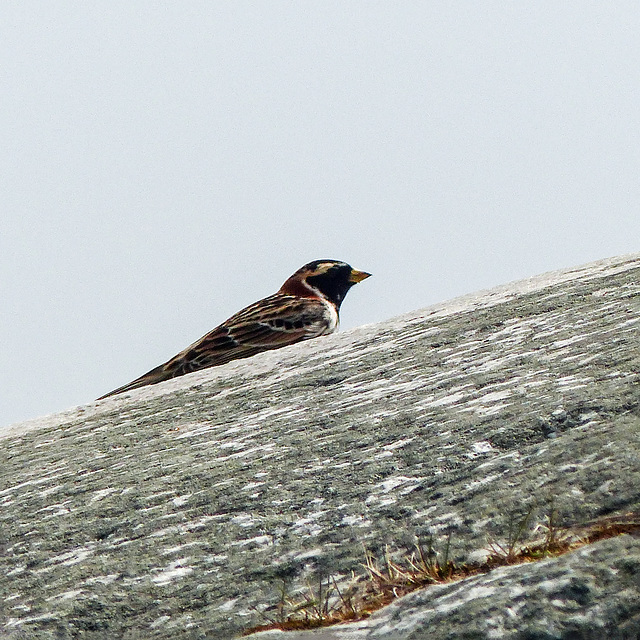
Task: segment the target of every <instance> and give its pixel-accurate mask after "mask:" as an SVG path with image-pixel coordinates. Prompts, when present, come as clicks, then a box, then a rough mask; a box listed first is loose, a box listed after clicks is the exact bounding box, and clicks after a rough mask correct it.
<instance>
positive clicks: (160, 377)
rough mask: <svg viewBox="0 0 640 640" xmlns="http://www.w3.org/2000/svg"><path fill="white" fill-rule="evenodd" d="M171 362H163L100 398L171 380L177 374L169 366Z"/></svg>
mask: <svg viewBox="0 0 640 640" xmlns="http://www.w3.org/2000/svg"><path fill="white" fill-rule="evenodd" d="M168 364H169V363H165V364H161V365H160V366H159V367H156V368H155V369H151V371H149V372H147V373H145V374H144V375H143V376H140V377H139V378H136V379H135V380H133V381H132V382H129V383H128V384H125V385H123V386H121V387H118V388H117V389H114V390H113V391H109V393H105V394H104V395H103V396H100V397H99V398H98V400H104V399H105V398H109V397H110V396H115V395H117V394H118V393H124V392H125V391H131V390H132V389H138V388H139V387H146V386H147V385H149V384H157V383H158V382H164V381H165V380H169V379H170V378H174V377H175V376H176V373H175V371H174V370H173V368H169V367H167V365H168Z"/></svg>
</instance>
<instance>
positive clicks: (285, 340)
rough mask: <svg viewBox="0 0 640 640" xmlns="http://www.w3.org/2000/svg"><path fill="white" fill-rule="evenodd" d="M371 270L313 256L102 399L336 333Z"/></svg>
mask: <svg viewBox="0 0 640 640" xmlns="http://www.w3.org/2000/svg"><path fill="white" fill-rule="evenodd" d="M370 275H371V274H370V273H366V272H364V271H357V270H356V269H353V268H352V267H351V266H350V265H348V264H347V263H346V262H340V261H338V260H314V261H313V262H309V263H308V264H305V265H304V267H301V268H300V269H298V270H297V271H296V272H295V273H294V274H293V275H292V276H291V277H290V278H288V279H287V280H286V281H285V283H284V284H283V285H282V286H281V287H280V290H279V291H278V292H277V293H274V294H273V295H271V296H269V297H268V298H264V299H262V300H259V301H258V302H254V303H253V304H251V305H249V306H248V307H246V308H245V309H242V311H238V313H236V314H235V315H233V316H231V317H230V318H229V319H228V320H226V321H225V322H223V323H222V324H221V325H219V326H218V327H216V328H215V329H213V330H212V331H210V332H209V333H207V334H206V335H205V336H203V337H202V338H200V340H198V341H197V342H194V343H193V344H192V345H190V346H189V347H187V348H186V349H184V351H181V352H180V353H179V354H178V355H176V356H174V357H173V358H171V360H168V361H167V362H165V363H164V364H161V365H160V366H159V367H156V368H155V369H152V370H151V371H149V372H148V373H145V374H144V375H143V376H140V377H139V378H136V379H135V380H134V381H133V382H130V383H129V384H125V385H124V386H122V387H119V388H118V389H115V390H114V391H111V392H110V393H107V394H105V395H103V396H101V397H100V398H98V400H102V399H104V398H108V397H109V396H113V395H116V394H118V393H122V392H124V391H129V390H131V389H137V388H138V387H144V386H146V385H149V384H156V383H158V382H163V381H164V380H169V379H170V378H176V377H177V376H182V375H185V374H186V373H191V372H192V371H198V370H200V369H206V368H207V367H216V366H218V365H221V364H226V363H227V362H230V361H231V360H236V359H238V358H248V357H249V356H253V355H255V354H256V353H260V352H261V351H268V350H270V349H279V348H280V347H286V346H287V345H290V344H295V343H296V342H300V341H301V340H309V339H310V338H317V337H318V336H322V335H327V334H329V333H333V332H334V331H336V330H337V329H338V324H339V321H340V319H339V316H338V312H339V310H340V305H341V304H342V301H343V300H344V297H345V296H346V295H347V292H348V291H349V289H350V288H351V287H352V286H353V285H354V284H356V283H358V282H361V281H362V280H364V279H365V278H368V277H369V276H370Z"/></svg>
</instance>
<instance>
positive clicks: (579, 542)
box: [244, 510, 640, 635]
mask: <svg viewBox="0 0 640 640" xmlns="http://www.w3.org/2000/svg"><path fill="white" fill-rule="evenodd" d="M532 513H533V510H530V511H529V512H528V513H527V514H526V515H525V516H524V518H521V519H520V520H516V519H515V518H512V519H510V522H509V528H508V531H507V536H506V540H505V541H503V542H498V541H497V540H495V539H490V540H489V544H488V549H487V550H488V552H489V553H488V556H487V558H486V560H485V561H484V562H482V563H463V564H460V565H456V564H455V563H454V562H453V561H452V560H451V559H450V554H449V552H450V549H451V536H449V538H448V539H447V541H446V544H445V548H444V549H443V550H442V552H438V551H436V549H435V548H434V546H433V541H432V540H431V539H430V540H428V541H427V542H426V543H425V544H416V546H415V549H414V550H413V552H412V553H411V554H409V555H406V556H404V557H403V558H402V559H401V560H394V559H393V558H392V554H391V552H390V551H389V549H388V548H387V549H385V553H384V556H383V557H382V558H381V559H377V558H376V557H375V556H374V555H373V554H372V553H371V552H369V551H368V550H367V549H365V551H364V554H365V562H364V563H363V568H364V569H365V573H364V574H363V575H360V576H356V575H355V574H352V575H351V576H350V578H348V579H345V578H344V576H340V577H339V579H338V577H335V576H326V577H319V579H318V581H317V583H316V584H315V585H311V584H307V587H306V589H305V590H304V592H303V594H302V595H301V596H298V597H297V598H294V597H291V596H289V595H288V592H287V585H286V583H285V582H284V581H283V582H282V585H281V589H280V599H279V602H278V604H277V605H276V606H275V614H274V615H273V616H271V617H270V616H268V615H266V614H265V613H264V612H259V613H260V615H261V616H262V617H263V618H264V619H265V623H264V624H261V625H258V626H255V627H252V628H251V629H247V630H246V631H245V633H244V635H248V634H250V633H255V632H257V631H266V630H268V629H280V630H282V631H290V630H294V629H314V628H317V627H326V626H330V625H334V624H341V623H344V622H351V621H354V620H362V619H364V618H367V617H369V616H370V615H371V614H372V613H373V612H375V611H377V610H378V609H380V608H382V607H384V606H385V605H387V604H389V603H390V602H393V600H395V599H396V598H400V597H402V596H404V595H406V594H408V593H410V592H411V591H415V590H416V589H421V588H425V587H428V586H430V585H433V584H442V583H445V582H452V581H455V580H462V579H464V578H467V577H469V576H471V575H477V574H481V573H488V572H489V571H491V570H492V569H495V568H496V567H501V566H506V565H513V564H522V563H525V562H536V561H538V560H542V559H543V558H548V557H556V556H560V555H562V554H564V553H567V552H570V551H573V550H574V549H578V548H580V547H583V546H585V545H587V544H591V543H593V542H597V541H599V540H604V539H606V538H613V537H615V536H619V535H622V534H635V535H638V534H640V514H637V513H629V514H625V515H622V516H614V517H611V518H603V519H600V520H597V521H595V522H592V523H589V524H587V525H585V526H582V527H572V528H567V527H560V526H559V525H558V524H557V513H556V512H555V511H554V510H552V511H551V512H550V513H549V515H548V516H546V518H545V521H544V522H542V523H539V524H538V525H537V526H536V527H534V528H533V536H534V537H533V539H532V540H530V541H529V542H528V543H526V542H525V539H524V538H525V532H526V531H527V527H528V525H529V522H530V520H531V517H532ZM341 585H342V586H341Z"/></svg>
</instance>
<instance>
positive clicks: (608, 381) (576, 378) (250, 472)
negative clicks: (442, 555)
mask: <svg viewBox="0 0 640 640" xmlns="http://www.w3.org/2000/svg"><path fill="white" fill-rule="evenodd" d="M639 323H640V255H634V256H624V257H620V258H613V259H609V260H604V261H601V262H598V263H594V264H590V265H586V266H583V267H579V268H576V269H572V270H567V271H563V272H557V273H552V274H546V275H544V276H540V277H537V278H532V279H530V280H526V281H522V282H518V283H514V284H511V285H506V286H503V287H499V288H497V289H493V290H490V291H486V292H480V293H478V294H474V295H471V296H466V297H464V298H460V299H457V300H454V301H451V302H448V303H444V304H442V305H438V306H435V307H430V308H427V309H423V310H420V311H416V312H414V313H411V314H408V315H406V316H403V317H400V318H396V319H393V320H390V321H388V322H384V323H380V324H377V325H369V326H365V327H361V328H359V329H357V330H354V331H350V332H344V333H341V334H337V335H334V336H329V337H326V338H319V339H317V340H314V341H310V342H309V343H307V344H299V345H295V346H292V347H288V348H285V349H281V350H278V351H274V352H271V353H265V354H259V355H258V356H255V357H253V358H251V359H249V360H246V361H239V362H236V363H230V364H228V365H225V366H223V367H218V368H215V369H210V370H208V371H203V372H198V373H196V374H191V375H189V376H184V377H182V378H178V379H176V380H172V381H169V382H167V383H163V384H160V385H155V386H152V387H146V388H143V389H139V390H136V391H134V392H131V393H128V394H124V395H122V396H115V397H113V398H110V399H107V400H105V401H102V402H99V403H96V402H94V403H90V404H88V405H85V406H82V407H78V408H76V409H72V410H70V411H67V412H64V413H62V414H57V415H54V416H49V417H47V418H43V419H40V420H35V421H31V422H28V423H22V424H18V425H13V426H11V427H9V428H5V429H3V430H2V431H0V438H1V440H0V445H1V446H0V552H1V553H0V575H1V576H2V577H1V578H0V629H2V630H3V632H4V634H5V636H6V637H8V638H15V639H18V638H38V639H40V638H42V639H49V638H51V639H54V638H55V639H56V640H64V639H67V638H69V639H70V638H87V639H90V640H94V639H96V640H98V639H103V638H104V639H106V638H109V639H111V638H126V639H130V640H134V639H137V638H145V639H146V638H160V639H164V638H181V639H187V640H189V639H191V638H193V639H196V638H230V637H234V636H237V635H239V634H240V633H241V632H242V631H243V630H244V629H246V628H248V627H251V626H252V625H256V624H259V623H260V622H262V620H263V618H262V616H263V615H269V612H270V611H272V610H273V607H275V605H276V604H277V602H278V600H279V598H280V595H279V588H280V586H279V585H281V584H287V589H289V590H290V593H292V594H295V593H296V592H299V591H300V590H302V589H304V588H305V586H304V585H305V583H306V582H307V581H308V580H310V579H314V578H315V577H316V576H321V575H328V574H331V575H334V576H337V577H338V578H339V577H340V576H347V575H349V574H350V572H351V571H361V564H362V562H363V546H364V547H366V548H367V549H369V550H370V551H371V552H372V553H374V554H375V553H382V552H383V551H384V549H385V548H387V547H388V548H389V549H392V550H394V552H397V553H398V554H402V553H403V552H407V551H408V550H410V549H411V548H412V546H413V544H414V543H415V541H416V540H421V539H425V538H427V537H431V538H432V539H433V540H435V541H436V544H438V542H439V541H440V542H441V541H442V540H443V539H445V538H447V537H448V536H451V540H452V549H453V553H454V555H455V558H456V559H457V560H459V561H465V560H468V559H469V558H477V557H479V556H481V555H482V554H483V553H485V552H486V549H487V540H489V539H492V540H500V539H501V538H502V537H504V535H505V532H506V531H507V529H508V526H509V523H510V522H513V521H514V520H517V519H518V518H522V517H523V516H524V514H528V513H533V518H532V521H536V518H542V517H543V515H544V513H546V512H548V510H549V509H550V508H553V509H554V510H555V511H556V512H557V513H558V516H559V518H560V519H561V522H562V524H564V525H568V526H572V525H580V524H582V523H585V522H588V521H591V520H594V519H597V518H600V517H603V516H611V515H616V514H623V513H627V512H634V511H640V384H638V383H639V382H640V341H639V338H640V331H639ZM639 558H640V544H639V541H638V540H637V539H636V538H634V537H633V536H621V537H620V538H616V539H612V540H606V541H602V542H599V543H596V544H593V545H589V546H588V547H584V548H583V549H581V550H579V551H575V552H573V553H571V554H568V555H566V556H563V557H560V558H557V559H553V560H545V561H543V562H540V563H536V564H532V565H527V566H515V567H508V568H503V569H496V570H494V571H492V572H491V573H489V574H487V575H484V576H475V577H472V578H468V579H466V580H464V581H461V582H458V583H452V584H447V585H442V586H437V587H431V588H429V589H425V590H422V591H419V592H415V593H413V594H410V595H409V596H406V597H405V598H402V599H401V600H398V601H397V602H396V603H394V604H392V605H391V606H389V607H387V608H385V609H384V610H381V611H380V612H378V613H377V614H375V615H374V616H372V617H371V618H370V619H368V620H367V621H365V622H358V623H353V624H350V625H341V626H340V627H334V628H331V629H322V630H317V631H313V632H305V633H304V634H301V633H291V635H289V636H288V637H290V638H291V639H292V640H296V639H297V638H302V637H304V638H310V639H312V638H325V637H326V638H344V639H346V638H365V637H366V638H389V639H391V638H394V639H395V638H406V639H409V638H423V637H425V638H426V637H427V635H428V636H429V637H430V638H434V639H438V638H478V639H479V638H487V639H488V638H501V637H508V638H522V639H524V638H527V639H531V640H533V639H534V638H535V639H543V638H544V639H546V638H549V639H551V638H554V639H555V638H563V639H564V638H566V639H569V638H572V639H580V638H594V639H595V638H601V637H608V638H629V639H631V638H637V637H640V597H639V596H640V593H639V591H640V571H639V562H640V560H639ZM261 612H262V613H261ZM598 634H600V635H598ZM257 637H262V638H275V637H283V635H282V633H278V632H266V633H263V634H261V636H257Z"/></svg>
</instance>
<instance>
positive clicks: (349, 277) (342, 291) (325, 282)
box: [280, 260, 371, 309]
mask: <svg viewBox="0 0 640 640" xmlns="http://www.w3.org/2000/svg"><path fill="white" fill-rule="evenodd" d="M370 275H371V274H370V273H366V272H365V271H358V270H357V269H354V268H353V267H352V266H351V265H348V264H347V263H346V262H340V261H339V260H314V261H313V262H309V263H307V264H305V265H304V267H301V268H300V269H298V270H297V271H296V272H295V273H294V274H293V275H292V276H291V277H290V278H288V279H287V281H286V282H285V283H284V284H283V285H282V287H281V288H280V293H285V294H289V295H294V296H302V297H305V298H318V297H319V298H324V299H325V300H328V301H329V302H331V303H333V304H334V305H335V306H336V308H337V309H339V308H340V305H341V304H342V301H343V300H344V297H345V296H346V295H347V291H349V289H351V287H352V286H353V285H354V284H357V283H358V282H361V281H362V280H364V279H365V278H368V277H369V276H370Z"/></svg>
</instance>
